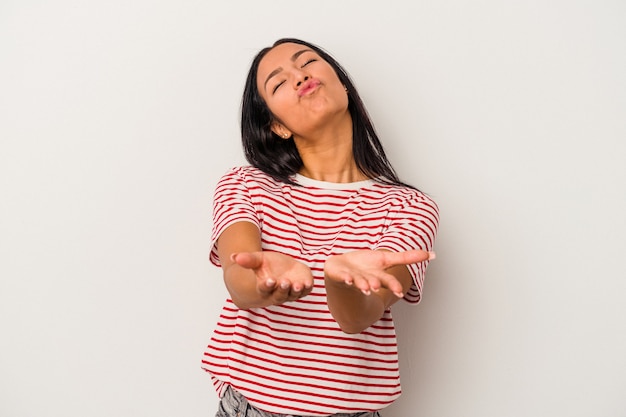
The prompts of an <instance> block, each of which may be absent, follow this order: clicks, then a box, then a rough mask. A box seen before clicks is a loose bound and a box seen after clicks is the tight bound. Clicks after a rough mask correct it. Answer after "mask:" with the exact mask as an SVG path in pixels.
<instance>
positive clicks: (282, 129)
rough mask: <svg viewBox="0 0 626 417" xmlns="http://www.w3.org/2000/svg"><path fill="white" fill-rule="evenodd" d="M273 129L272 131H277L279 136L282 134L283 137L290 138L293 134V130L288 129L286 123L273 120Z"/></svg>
mask: <svg viewBox="0 0 626 417" xmlns="http://www.w3.org/2000/svg"><path fill="white" fill-rule="evenodd" d="M271 129H272V132H274V133H276V134H277V135H278V136H280V137H281V138H283V139H289V138H290V137H291V136H292V133H291V131H290V130H289V129H287V128H286V127H285V125H283V124H282V123H280V122H277V121H273V122H272V126H271Z"/></svg>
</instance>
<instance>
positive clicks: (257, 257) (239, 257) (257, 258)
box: [230, 252, 263, 269]
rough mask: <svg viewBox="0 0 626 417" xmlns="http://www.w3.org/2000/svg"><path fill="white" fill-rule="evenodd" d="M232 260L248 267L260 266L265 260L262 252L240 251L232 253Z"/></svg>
mask: <svg viewBox="0 0 626 417" xmlns="http://www.w3.org/2000/svg"><path fill="white" fill-rule="evenodd" d="M230 259H231V261H233V262H235V263H236V264H237V265H239V266H242V267H244V268H248V269H255V268H259V267H260V266H261V264H262V262H263V255H262V254H261V252H239V253H233V254H232V255H230Z"/></svg>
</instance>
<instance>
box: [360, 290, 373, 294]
mask: <svg viewBox="0 0 626 417" xmlns="http://www.w3.org/2000/svg"><path fill="white" fill-rule="evenodd" d="M361 292H362V293H363V294H365V295H370V294H371V292H370V290H361Z"/></svg>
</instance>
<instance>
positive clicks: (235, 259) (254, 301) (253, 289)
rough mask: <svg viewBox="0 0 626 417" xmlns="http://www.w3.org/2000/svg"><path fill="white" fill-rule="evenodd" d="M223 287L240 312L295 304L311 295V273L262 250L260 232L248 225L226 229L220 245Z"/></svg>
mask: <svg viewBox="0 0 626 417" xmlns="http://www.w3.org/2000/svg"><path fill="white" fill-rule="evenodd" d="M217 252H218V255H219V258H220V262H221V263H222V270H223V271H224V283H225V284H226V288H227V289H228V292H229V293H230V296H231V299H232V300H233V302H234V303H235V305H236V306H237V307H239V308H253V307H266V306H269V305H275V304H282V303H284V302H285V301H293V300H296V299H298V298H300V297H303V296H305V295H307V294H308V293H310V292H311V289H312V288H313V276H312V274H311V271H310V269H309V268H308V267H307V266H306V265H304V264H303V263H301V262H298V261H296V260H295V259H293V258H292V257H290V256H287V255H284V254H282V253H278V252H265V251H262V249H261V235H260V233H259V229H258V228H257V227H256V226H255V225H254V224H252V223H249V222H238V223H234V224H232V225H231V226H229V227H227V228H226V229H225V230H224V231H223V232H222V234H221V235H220V237H219V239H218V241H217Z"/></svg>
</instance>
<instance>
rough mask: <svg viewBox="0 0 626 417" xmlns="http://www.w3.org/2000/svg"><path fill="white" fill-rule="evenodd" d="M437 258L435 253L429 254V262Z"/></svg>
mask: <svg viewBox="0 0 626 417" xmlns="http://www.w3.org/2000/svg"><path fill="white" fill-rule="evenodd" d="M436 258H437V254H436V253H435V252H428V260H429V261H432V260H433V259H436Z"/></svg>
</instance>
